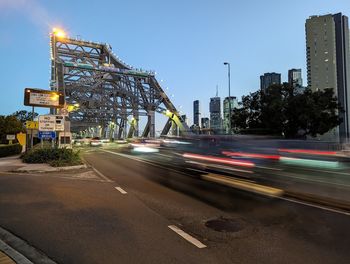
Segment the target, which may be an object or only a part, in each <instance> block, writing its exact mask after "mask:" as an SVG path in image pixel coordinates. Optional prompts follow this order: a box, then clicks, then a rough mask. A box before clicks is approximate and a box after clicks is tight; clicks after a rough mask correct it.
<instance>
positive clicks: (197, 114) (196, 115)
mask: <svg viewBox="0 0 350 264" xmlns="http://www.w3.org/2000/svg"><path fill="white" fill-rule="evenodd" d="M200 120H201V110H200V103H199V100H195V101H193V125H195V126H197V127H200Z"/></svg>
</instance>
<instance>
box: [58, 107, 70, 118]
mask: <svg viewBox="0 0 350 264" xmlns="http://www.w3.org/2000/svg"><path fill="white" fill-rule="evenodd" d="M59 114H60V115H61V116H68V115H69V111H68V109H67V108H66V107H64V108H61V109H60V110H59Z"/></svg>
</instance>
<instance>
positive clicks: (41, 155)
mask: <svg viewBox="0 0 350 264" xmlns="http://www.w3.org/2000/svg"><path fill="white" fill-rule="evenodd" d="M22 160H23V162H26V163H48V164H50V165H51V166H54V167H62V166H73V165H79V164H82V162H81V159H80V156H79V151H74V150H72V149H67V148H37V149H32V150H30V151H28V152H26V153H25V154H24V155H22Z"/></svg>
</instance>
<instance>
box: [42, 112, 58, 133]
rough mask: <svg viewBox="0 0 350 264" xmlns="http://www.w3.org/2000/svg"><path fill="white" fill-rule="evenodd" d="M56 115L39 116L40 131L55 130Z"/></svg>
mask: <svg viewBox="0 0 350 264" xmlns="http://www.w3.org/2000/svg"><path fill="white" fill-rule="evenodd" d="M55 128H56V116H55V115H41V116H39V131H55Z"/></svg>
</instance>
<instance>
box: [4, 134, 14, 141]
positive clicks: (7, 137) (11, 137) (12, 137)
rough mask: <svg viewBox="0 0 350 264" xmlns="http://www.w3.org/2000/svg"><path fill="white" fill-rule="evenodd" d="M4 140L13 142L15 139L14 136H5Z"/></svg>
mask: <svg viewBox="0 0 350 264" xmlns="http://www.w3.org/2000/svg"><path fill="white" fill-rule="evenodd" d="M6 139H7V140H15V139H16V135H6Z"/></svg>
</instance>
